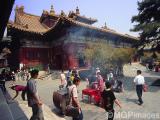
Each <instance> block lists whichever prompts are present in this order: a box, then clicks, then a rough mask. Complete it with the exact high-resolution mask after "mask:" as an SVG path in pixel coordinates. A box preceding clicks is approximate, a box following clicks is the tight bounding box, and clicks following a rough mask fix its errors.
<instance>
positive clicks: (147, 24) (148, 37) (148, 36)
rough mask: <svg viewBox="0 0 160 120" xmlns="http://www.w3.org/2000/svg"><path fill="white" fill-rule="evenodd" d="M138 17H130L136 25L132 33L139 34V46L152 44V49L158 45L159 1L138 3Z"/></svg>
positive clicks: (143, 0)
mask: <svg viewBox="0 0 160 120" xmlns="http://www.w3.org/2000/svg"><path fill="white" fill-rule="evenodd" d="M138 11H139V13H138V15H136V16H133V17H132V22H136V23H137V24H136V25H135V26H134V28H133V29H132V31H136V32H140V39H141V40H140V43H139V45H140V46H141V45H143V46H145V45H146V44H150V43H152V47H153V48H158V47H157V46H159V44H160V41H159V40H160V0H142V1H141V2H138Z"/></svg>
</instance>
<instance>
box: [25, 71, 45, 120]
mask: <svg viewBox="0 0 160 120" xmlns="http://www.w3.org/2000/svg"><path fill="white" fill-rule="evenodd" d="M38 72H39V71H38V70H37V69H32V70H31V71H30V74H31V78H30V79H29V80H28V82H27V100H28V106H29V107H32V117H31V118H30V120H44V116H43V111H42V101H41V100H40V97H39V95H38V90H37V83H36V79H37V77H38Z"/></svg>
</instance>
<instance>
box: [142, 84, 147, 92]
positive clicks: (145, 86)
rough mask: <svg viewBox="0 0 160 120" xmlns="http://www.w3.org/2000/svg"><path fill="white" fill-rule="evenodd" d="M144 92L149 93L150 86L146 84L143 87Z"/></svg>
mask: <svg viewBox="0 0 160 120" xmlns="http://www.w3.org/2000/svg"><path fill="white" fill-rule="evenodd" d="M143 91H144V92H147V91H148V85H147V84H144V85H143Z"/></svg>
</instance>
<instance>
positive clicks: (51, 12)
mask: <svg viewBox="0 0 160 120" xmlns="http://www.w3.org/2000/svg"><path fill="white" fill-rule="evenodd" d="M50 15H55V11H54V9H53V5H51V10H50Z"/></svg>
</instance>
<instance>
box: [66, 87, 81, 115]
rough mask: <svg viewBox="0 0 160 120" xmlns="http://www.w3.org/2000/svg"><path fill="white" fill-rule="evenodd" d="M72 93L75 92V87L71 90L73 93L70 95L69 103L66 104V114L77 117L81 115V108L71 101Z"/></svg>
mask: <svg viewBox="0 0 160 120" xmlns="http://www.w3.org/2000/svg"><path fill="white" fill-rule="evenodd" d="M72 94H73V88H72V91H71V95H70V97H69V105H67V106H66V110H65V115H66V116H70V117H77V116H78V115H79V108H78V107H74V106H73V105H72V103H71V99H72V97H73V96H72Z"/></svg>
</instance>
